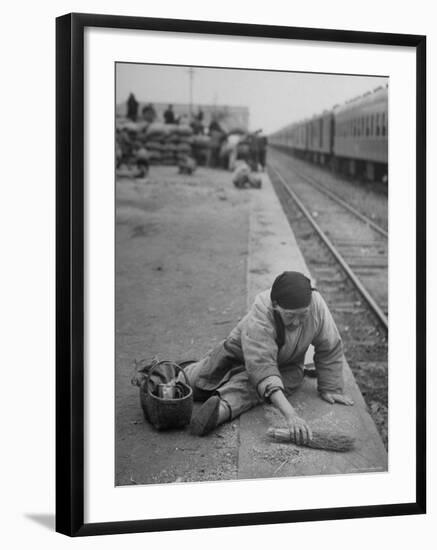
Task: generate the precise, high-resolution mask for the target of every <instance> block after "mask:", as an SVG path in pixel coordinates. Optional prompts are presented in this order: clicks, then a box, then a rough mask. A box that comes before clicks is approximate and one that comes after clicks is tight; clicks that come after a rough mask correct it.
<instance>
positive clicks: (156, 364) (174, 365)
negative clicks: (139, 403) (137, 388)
mask: <svg viewBox="0 0 437 550" xmlns="http://www.w3.org/2000/svg"><path fill="white" fill-rule="evenodd" d="M159 365H172V366H173V367H176V369H177V371H180V372H182V374H183V375H184V378H185V382H186V384H187V386H189V387H190V388H191V385H190V382H189V380H188V377H187V375H186V373H185V371H184V369H183V368H182V367H180V366H179V365H178V364H177V363H175V362H174V361H159V362H158V363H155V365H153V367H152V368H151V369H149V371H148V373H147V376H146V379H145V380H144V382H143V384H142V386H143V387H144V386H145V387H146V388H147V391H149V380H150V376H151V374H152V372H153V371H154V370H155V369H156V367H158V366H159Z"/></svg>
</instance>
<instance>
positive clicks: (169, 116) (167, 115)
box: [164, 105, 176, 124]
mask: <svg viewBox="0 0 437 550" xmlns="http://www.w3.org/2000/svg"><path fill="white" fill-rule="evenodd" d="M164 122H165V124H175V122H176V117H175V114H174V111H173V105H169V106H168V107H167V109H166V110H165V111H164Z"/></svg>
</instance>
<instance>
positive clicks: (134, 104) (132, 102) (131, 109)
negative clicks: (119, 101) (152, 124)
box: [127, 92, 139, 122]
mask: <svg viewBox="0 0 437 550" xmlns="http://www.w3.org/2000/svg"><path fill="white" fill-rule="evenodd" d="M138 106H139V103H138V101H137V100H136V99H135V96H134V94H133V93H132V92H131V93H130V94H129V97H128V98H127V118H129V119H130V120H132V121H133V122H135V121H136V120H137V116H138Z"/></svg>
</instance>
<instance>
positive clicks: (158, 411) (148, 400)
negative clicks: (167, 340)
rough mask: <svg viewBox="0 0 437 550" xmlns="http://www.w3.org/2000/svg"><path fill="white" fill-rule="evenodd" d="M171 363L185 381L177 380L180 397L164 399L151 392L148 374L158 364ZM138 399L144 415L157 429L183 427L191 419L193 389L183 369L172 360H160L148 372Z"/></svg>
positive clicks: (149, 374)
mask: <svg viewBox="0 0 437 550" xmlns="http://www.w3.org/2000/svg"><path fill="white" fill-rule="evenodd" d="M164 363H165V364H169V365H172V366H173V367H174V368H175V369H176V371H178V372H182V373H183V375H184V377H185V382H182V381H180V382H177V384H176V385H177V388H178V389H179V391H180V393H181V394H182V396H181V397H177V398H174V399H166V398H163V397H158V396H157V395H155V394H153V393H152V391H151V389H150V383H149V382H150V376H151V374H152V373H153V371H154V370H155V369H156V367H158V366H159V365H163V364H164ZM140 401H141V407H142V408H143V412H144V416H145V418H146V420H148V421H149V422H150V423H151V424H152V426H154V427H155V428H156V429H157V430H169V429H172V428H173V429H174V428H183V427H184V426H186V425H187V424H188V423H189V422H190V420H191V414H192V412H193V390H192V389H191V386H190V384H189V382H188V378H187V375H186V374H185V372H184V371H183V369H182V368H181V367H180V366H179V365H178V364H177V363H173V362H172V361H160V362H159V363H157V364H156V365H154V366H153V367H152V368H151V369H150V370H149V372H148V374H147V378H145V379H144V380H143V382H142V383H141V385H140Z"/></svg>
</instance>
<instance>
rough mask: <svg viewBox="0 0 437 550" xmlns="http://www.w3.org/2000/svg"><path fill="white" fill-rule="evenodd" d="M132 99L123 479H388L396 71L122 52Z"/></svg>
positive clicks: (124, 243)
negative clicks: (234, 64) (193, 62)
mask: <svg viewBox="0 0 437 550" xmlns="http://www.w3.org/2000/svg"><path fill="white" fill-rule="evenodd" d="M115 98H116V100H115V105H114V109H115V128H114V159H113V162H114V172H115V178H114V179H115V327H114V329H115V366H114V368H115V373H114V377H115V449H114V453H115V479H114V484H115V486H129V485H150V484H175V483H187V484H188V483H190V484H192V483H200V482H217V481H221V482H223V481H226V482H232V481H236V480H251V479H272V478H279V477H282V478H284V477H287V478H291V477H294V476H321V475H323V476H327V475H346V474H347V475H363V474H367V473H369V472H371V473H378V472H381V473H383V472H387V471H388V456H389V455H388V449H389V438H390V433H389V430H388V421H389V413H390V411H389V409H388V388H389V380H390V377H389V363H388V351H389V349H388V342H389V339H388V336H389V335H388V327H389V325H388V310H389V304H388V296H389V284H388V283H389V277H388V273H389V263H388V260H389V254H388V238H389V235H388V225H389V224H388V189H389V184H390V169H389V164H388V141H389V135H388V128H389V119H388V114H389V102H390V79H389V78H388V77H387V76H386V75H383V74H376V75H372V74H334V73H315V72H292V71H270V70H251V69H246V68H244V67H241V68H223V67H204V66H181V65H164V64H148V63H131V62H123V61H118V62H117V63H115ZM109 161H110V159H108V162H109Z"/></svg>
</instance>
